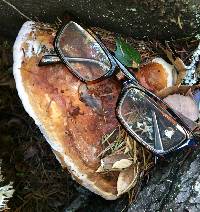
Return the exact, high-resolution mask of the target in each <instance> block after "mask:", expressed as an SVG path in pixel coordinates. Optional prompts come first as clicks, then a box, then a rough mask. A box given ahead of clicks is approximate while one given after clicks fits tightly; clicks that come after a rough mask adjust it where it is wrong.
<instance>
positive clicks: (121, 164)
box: [112, 159, 133, 170]
mask: <svg viewBox="0 0 200 212" xmlns="http://www.w3.org/2000/svg"><path fill="white" fill-rule="evenodd" d="M132 164H133V161H132V160H129V159H121V160H119V161H117V162H115V163H114V164H113V166H112V169H118V170H122V169H125V168H128V167H129V166H131V165H132Z"/></svg>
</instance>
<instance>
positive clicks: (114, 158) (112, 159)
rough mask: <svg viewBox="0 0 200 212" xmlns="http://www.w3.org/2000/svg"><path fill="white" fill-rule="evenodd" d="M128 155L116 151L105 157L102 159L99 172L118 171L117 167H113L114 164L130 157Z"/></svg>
mask: <svg viewBox="0 0 200 212" xmlns="http://www.w3.org/2000/svg"><path fill="white" fill-rule="evenodd" d="M128 158H129V157H128V155H125V154H123V153H116V154H112V155H109V156H106V157H105V158H103V159H101V166H100V167H101V168H100V167H99V168H98V170H97V172H104V171H117V168H113V165H114V164H115V163H116V162H118V161H121V160H123V159H126V160H127V159H128Z"/></svg>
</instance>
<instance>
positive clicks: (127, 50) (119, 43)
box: [115, 38, 141, 68]
mask: <svg viewBox="0 0 200 212" xmlns="http://www.w3.org/2000/svg"><path fill="white" fill-rule="evenodd" d="M116 47H117V48H116V50H115V57H116V58H117V59H118V60H119V61H120V62H121V63H122V64H123V65H125V66H127V67H133V68H138V66H139V65H140V63H141V56H140V54H139V52H138V51H137V50H136V49H134V48H133V47H131V46H130V44H129V43H126V42H125V41H124V40H122V39H121V38H117V39H116Z"/></svg>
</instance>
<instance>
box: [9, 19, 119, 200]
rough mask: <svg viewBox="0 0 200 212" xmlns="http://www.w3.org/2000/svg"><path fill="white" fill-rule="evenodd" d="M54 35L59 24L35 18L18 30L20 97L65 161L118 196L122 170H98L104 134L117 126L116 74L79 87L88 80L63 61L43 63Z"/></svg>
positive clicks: (92, 184) (79, 176)
mask: <svg viewBox="0 0 200 212" xmlns="http://www.w3.org/2000/svg"><path fill="white" fill-rule="evenodd" d="M54 36H55V30H54V29H51V28H50V27H49V26H46V25H43V24H41V23H35V22H30V21H29V22H26V23H24V25H23V26H22V28H21V30H20V31H19V34H18V36H17V38H16V41H15V44H14V49H13V57H14V65H13V74H14V78H15V82H16V88H17V91H18V94H19V97H20V99H21V101H22V104H23V106H24V108H25V110H26V111H27V113H28V114H29V115H30V116H31V117H32V118H33V119H34V121H35V123H36V125H37V126H38V127H39V129H40V131H41V132H42V134H43V135H44V137H45V138H46V140H47V142H48V143H49V144H50V146H51V148H52V150H53V152H54V154H55V155H56V158H57V159H58V161H59V162H60V163H61V165H62V167H63V168H66V169H68V171H69V172H70V173H71V175H72V177H73V178H74V179H75V180H76V181H77V182H79V183H80V184H81V185H83V186H85V187H86V188H88V189H89V190H91V191H92V192H94V193H96V194H98V195H101V196H102V197H103V198H105V199H107V200H114V199H116V198H118V191H117V180H118V176H119V173H118V172H114V173H112V172H111V173H107V174H104V173H103V174H102V173H97V172H96V170H97V169H98V167H99V166H100V164H101V160H100V158H98V155H99V154H100V153H101V152H102V150H103V146H102V143H101V139H102V137H103V136H104V135H105V134H108V133H109V132H111V131H113V130H114V129H115V128H116V127H117V126H118V122H117V119H116V116H115V105H116V101H117V97H118V96H119V92H120V85H119V83H118V82H117V81H115V80H114V79H113V80H109V83H108V81H107V80H104V81H102V82H100V83H96V84H95V85H93V86H91V88H88V87H85V89H79V88H81V87H82V86H83V85H84V83H82V82H81V81H80V80H78V79H77V78H76V77H75V76H73V75H72V74H71V73H70V71H69V70H68V69H67V68H66V66H64V65H63V64H55V65H50V66H43V67H39V66H38V63H39V61H40V59H41V57H42V56H43V55H44V54H48V53H50V52H52V50H53V40H54ZM96 103H98V104H96ZM99 108H102V110H100V109H99ZM100 113H101V114H100Z"/></svg>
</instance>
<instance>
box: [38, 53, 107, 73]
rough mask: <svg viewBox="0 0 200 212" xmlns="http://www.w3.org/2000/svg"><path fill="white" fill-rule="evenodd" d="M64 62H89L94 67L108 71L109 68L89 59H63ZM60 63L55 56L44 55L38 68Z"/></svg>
mask: <svg viewBox="0 0 200 212" xmlns="http://www.w3.org/2000/svg"><path fill="white" fill-rule="evenodd" d="M65 60H66V61H67V62H89V63H93V64H96V65H99V66H101V67H102V68H103V69H105V70H106V69H109V68H110V67H109V66H107V65H106V64H105V63H102V62H100V61H98V60H95V59H90V58H82V57H65ZM61 62H62V61H61V60H60V58H59V57H58V56H57V55H44V56H43V57H42V59H41V60H40V62H39V66H45V65H51V64H57V63H61Z"/></svg>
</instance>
